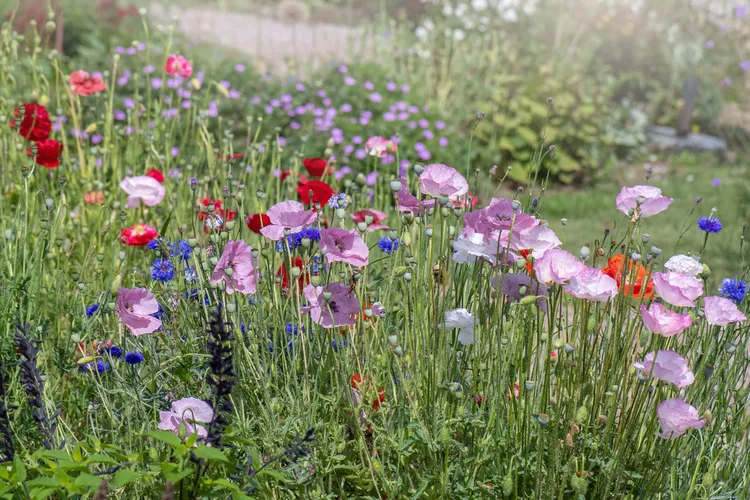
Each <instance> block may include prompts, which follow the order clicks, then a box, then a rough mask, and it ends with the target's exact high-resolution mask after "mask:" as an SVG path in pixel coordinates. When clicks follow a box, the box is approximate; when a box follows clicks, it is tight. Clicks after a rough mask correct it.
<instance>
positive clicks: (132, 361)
mask: <svg viewBox="0 0 750 500" xmlns="http://www.w3.org/2000/svg"><path fill="white" fill-rule="evenodd" d="M144 359H145V358H144V357H143V354H141V353H140V352H138V351H133V352H126V353H125V362H126V363H127V364H129V365H137V364H138V363H143V360H144Z"/></svg>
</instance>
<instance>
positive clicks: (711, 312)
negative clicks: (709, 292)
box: [703, 297, 747, 326]
mask: <svg viewBox="0 0 750 500" xmlns="http://www.w3.org/2000/svg"><path fill="white" fill-rule="evenodd" d="M703 309H704V312H705V314H706V321H708V324H709V325H715V326H727V325H728V324H730V323H740V322H742V321H747V317H746V316H745V315H744V314H742V311H740V310H739V309H738V308H737V306H736V305H735V304H734V302H732V301H731V300H729V299H725V298H724V297H703Z"/></svg>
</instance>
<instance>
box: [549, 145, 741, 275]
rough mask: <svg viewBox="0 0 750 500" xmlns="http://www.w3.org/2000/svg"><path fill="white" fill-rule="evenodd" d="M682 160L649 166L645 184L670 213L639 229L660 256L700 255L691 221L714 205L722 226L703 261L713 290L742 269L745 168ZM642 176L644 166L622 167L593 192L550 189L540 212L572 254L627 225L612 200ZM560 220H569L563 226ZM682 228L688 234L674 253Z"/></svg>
mask: <svg viewBox="0 0 750 500" xmlns="http://www.w3.org/2000/svg"><path fill="white" fill-rule="evenodd" d="M682 158H683V161H680V159H679V158H676V159H675V160H674V161H672V162H670V163H668V164H658V166H656V165H654V174H653V176H652V177H651V179H650V182H649V183H650V184H651V185H654V186H657V187H659V188H661V189H662V191H663V192H664V194H665V195H666V196H669V197H671V198H673V199H674V203H673V204H672V205H671V206H670V207H669V210H667V211H665V212H662V213H661V214H658V215H656V216H654V217H651V218H648V219H646V220H645V221H644V223H643V226H644V230H645V232H647V233H648V234H649V235H650V236H651V240H650V243H653V244H655V245H659V246H660V247H661V248H662V250H663V251H664V254H665V255H672V254H673V253H687V252H693V253H699V252H700V250H701V247H702V245H703V237H704V233H702V232H701V231H699V230H698V227H697V225H696V221H697V219H698V217H701V216H708V215H709V212H710V211H711V209H712V208H714V207H715V208H716V209H717V211H716V217H718V218H719V219H720V220H721V222H722V224H723V226H724V228H723V229H722V231H721V232H720V233H719V234H712V235H710V236H709V240H710V241H709V245H708V246H707V249H706V252H705V253H704V255H703V260H704V262H707V263H710V266H711V270H712V277H711V280H710V282H711V283H713V284H715V285H717V286H718V283H720V279H721V278H723V277H726V276H736V275H737V274H738V273H739V272H740V269H743V268H744V266H743V265H742V264H741V262H740V258H741V256H740V236H741V233H742V223H743V222H744V221H747V220H748V219H750V177H749V175H750V166H748V165H716V166H711V165H708V166H704V165H703V164H701V165H696V164H686V163H685V161H684V158H685V157H684V156H683V157H682ZM688 161H689V159H688ZM645 172H646V166H643V165H638V166H627V167H623V168H622V169H621V170H619V171H618V172H617V173H616V174H615V175H613V176H612V178H611V179H609V180H606V181H604V182H601V183H600V184H597V185H596V186H595V187H592V188H585V189H580V190H573V189H564V190H561V189H559V188H552V189H550V190H549V191H548V192H547V193H546V195H545V199H544V203H543V207H542V210H541V214H542V216H543V217H545V218H546V219H547V220H548V221H549V223H550V227H552V229H553V230H554V231H555V232H556V233H557V234H558V235H560V236H561V238H562V237H563V236H562V235H565V236H564V243H565V246H564V248H565V249H566V250H568V251H570V252H572V253H574V254H577V253H578V251H579V249H580V248H581V245H583V244H584V243H591V244H592V246H593V243H594V242H593V241H592V235H598V237H599V238H603V236H604V229H605V228H606V227H609V228H610V229H611V230H612V234H614V233H615V230H616V228H617V227H619V226H624V225H625V224H627V218H626V217H625V216H624V215H623V214H621V213H620V212H618V211H617V210H616V208H615V197H616V196H617V194H618V193H619V192H620V189H621V188H622V186H624V185H635V184H645V183H646V179H645V176H644V174H645ZM714 178H719V179H721V184H720V185H719V186H718V187H713V186H712V185H711V180H712V179H714ZM697 196H702V197H703V201H702V202H701V203H700V204H698V205H697V207H695V201H694V200H695V198H696V197H697ZM694 207H695V210H694V211H693V212H692V214H691V213H690V212H691V210H693V208H694ZM562 218H566V219H568V223H567V226H566V227H565V228H563V227H562V224H561V222H560V219H562ZM685 228H687V232H686V233H685V234H684V236H683V237H682V239H681V240H680V241H679V246H677V248H676V250H675V246H676V245H677V243H678V240H679V236H680V234H681V231H683V230H684V229H685Z"/></svg>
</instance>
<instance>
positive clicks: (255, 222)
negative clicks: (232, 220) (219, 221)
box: [245, 214, 271, 234]
mask: <svg viewBox="0 0 750 500" xmlns="http://www.w3.org/2000/svg"><path fill="white" fill-rule="evenodd" d="M245 224H247V228H248V229H249V230H250V231H252V232H254V233H258V234H260V230H261V228H264V227H266V226H268V225H270V224H271V218H270V217H269V216H267V215H266V214H251V215H248V216H247V217H245Z"/></svg>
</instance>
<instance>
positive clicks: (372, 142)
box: [365, 135, 398, 158]
mask: <svg viewBox="0 0 750 500" xmlns="http://www.w3.org/2000/svg"><path fill="white" fill-rule="evenodd" d="M397 149H398V146H396V144H395V143H394V142H393V141H391V140H389V139H386V138H385V137H380V136H379V135H374V136H372V137H370V138H369V139H367V141H366V142H365V151H366V152H367V154H369V155H370V156H375V157H377V158H384V157H385V156H387V155H388V154H389V153H392V154H393V153H395V152H396V150H397Z"/></svg>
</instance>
